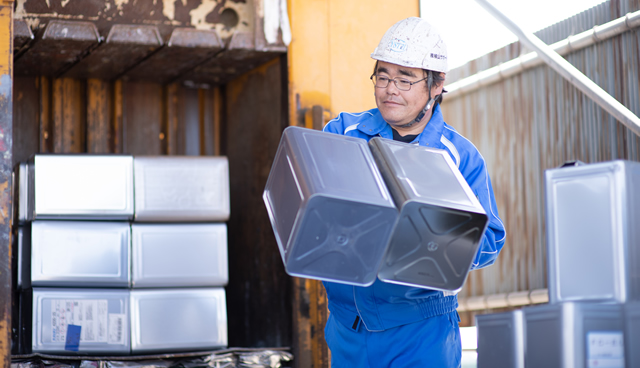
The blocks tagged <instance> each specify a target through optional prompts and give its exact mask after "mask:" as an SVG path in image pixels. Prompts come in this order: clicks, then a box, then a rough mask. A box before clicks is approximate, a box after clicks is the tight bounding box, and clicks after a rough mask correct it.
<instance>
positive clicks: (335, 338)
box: [324, 311, 462, 368]
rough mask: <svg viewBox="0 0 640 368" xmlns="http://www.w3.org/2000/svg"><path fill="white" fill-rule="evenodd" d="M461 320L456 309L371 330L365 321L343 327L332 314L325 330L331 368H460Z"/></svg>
mask: <svg viewBox="0 0 640 368" xmlns="http://www.w3.org/2000/svg"><path fill="white" fill-rule="evenodd" d="M459 320H460V317H459V316H458V313H457V312H456V311H453V312H451V313H447V314H443V315H439V316H435V317H431V318H427V319H424V320H422V321H419V322H415V323H410V324H407V325H402V326H398V327H394V328H390V329H388V330H384V331H377V332H370V331H367V329H366V328H365V327H364V325H363V323H362V322H357V323H354V325H353V326H344V325H343V324H342V323H340V322H338V321H337V320H336V319H335V318H333V316H331V315H329V320H328V321H327V326H326V327H325V330H324V333H325V339H326V340H327V344H328V345H329V349H331V368H400V367H403V368H404V367H420V368H458V367H460V361H461V358H462V346H461V343H460V329H459V327H458V322H459ZM354 322H355V321H354Z"/></svg>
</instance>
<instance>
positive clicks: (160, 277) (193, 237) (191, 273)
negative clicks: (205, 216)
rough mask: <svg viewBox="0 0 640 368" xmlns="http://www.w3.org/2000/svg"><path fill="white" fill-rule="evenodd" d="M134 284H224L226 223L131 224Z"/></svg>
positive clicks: (177, 285)
mask: <svg viewBox="0 0 640 368" xmlns="http://www.w3.org/2000/svg"><path fill="white" fill-rule="evenodd" d="M131 232H132V237H133V244H132V279H131V284H132V287H134V288H144V287H187V286H193V287H196V286H224V285H226V284H227V282H228V281H229V271H228V261H227V225H225V224H137V223H134V224H133V225H131Z"/></svg>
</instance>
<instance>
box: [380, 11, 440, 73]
mask: <svg viewBox="0 0 640 368" xmlns="http://www.w3.org/2000/svg"><path fill="white" fill-rule="evenodd" d="M371 58H373V59H375V60H379V61H385V62H387V63H391V64H396V65H401V66H406V67H409V68H420V69H428V70H433V71H436V72H442V73H446V72H448V71H449V67H448V64H447V46H446V45H445V44H444V41H443V40H442V38H441V37H440V33H439V32H438V30H437V29H436V28H435V27H433V26H432V25H431V24H429V23H428V22H427V21H426V20H424V19H422V18H416V17H411V18H407V19H404V20H401V21H399V22H398V23H396V24H394V25H393V26H392V27H391V28H389V30H388V31H387V33H385V34H384V36H383V37H382V40H380V43H379V44H378V47H376V49H375V50H374V51H373V54H371Z"/></svg>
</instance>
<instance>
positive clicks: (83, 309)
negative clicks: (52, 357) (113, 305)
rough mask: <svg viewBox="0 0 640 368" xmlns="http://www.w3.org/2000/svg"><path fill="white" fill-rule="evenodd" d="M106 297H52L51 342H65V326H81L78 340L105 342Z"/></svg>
mask: <svg viewBox="0 0 640 368" xmlns="http://www.w3.org/2000/svg"><path fill="white" fill-rule="evenodd" d="M108 305H109V303H108V301H107V300H106V299H90V300H77V299H52V300H51V342H63V343H64V342H66V339H67V328H68V327H67V326H68V325H76V326H80V327H81V331H82V332H81V334H80V342H107V310H108Z"/></svg>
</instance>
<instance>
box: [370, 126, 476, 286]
mask: <svg viewBox="0 0 640 368" xmlns="http://www.w3.org/2000/svg"><path fill="white" fill-rule="evenodd" d="M369 146H370V147H371V152H372V153H373V157H374V158H375V160H376V163H377V164H378V167H379V168H380V172H381V173H382V176H383V177H384V180H385V182H386V184H387V187H388V188H389V191H390V192H391V195H392V196H393V199H394V201H395V204H396V206H397V207H398V208H399V209H400V216H399V219H398V223H397V225H396V227H395V229H394V231H393V236H392V238H391V242H390V245H389V248H388V250H387V254H386V256H385V259H384V263H383V264H382V266H381V267H380V270H379V272H378V277H379V278H380V279H381V280H382V281H385V282H390V283H394V284H401V285H407V286H415V287H424V288H429V289H436V290H447V291H452V290H459V289H460V288H461V287H462V285H463V284H464V281H465V280H466V278H467V275H468V273H469V269H470V268H471V264H472V263H473V260H474V258H475V256H476V253H477V251H478V247H479V245H480V241H481V240H482V236H483V234H484V231H485V229H486V227H487V224H488V217H487V215H486V212H485V211H484V209H483V208H482V205H481V204H480V202H479V201H478V199H477V198H476V196H475V195H474V194H473V191H472V190H471V188H470V187H469V185H468V184H467V182H466V181H465V179H464V177H463V176H462V174H461V173H460V171H459V170H458V168H457V167H456V165H455V163H454V162H453V160H452V159H451V157H449V154H448V153H447V152H446V151H444V150H440V149H433V148H428V147H423V146H418V145H414V144H406V143H401V142H395V141H392V140H388V139H383V138H373V139H372V140H370V141H369Z"/></svg>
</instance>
